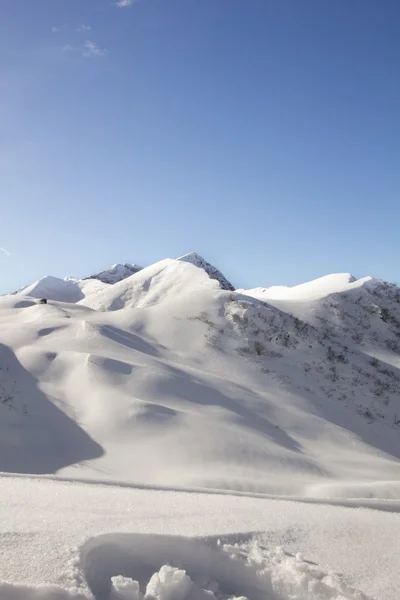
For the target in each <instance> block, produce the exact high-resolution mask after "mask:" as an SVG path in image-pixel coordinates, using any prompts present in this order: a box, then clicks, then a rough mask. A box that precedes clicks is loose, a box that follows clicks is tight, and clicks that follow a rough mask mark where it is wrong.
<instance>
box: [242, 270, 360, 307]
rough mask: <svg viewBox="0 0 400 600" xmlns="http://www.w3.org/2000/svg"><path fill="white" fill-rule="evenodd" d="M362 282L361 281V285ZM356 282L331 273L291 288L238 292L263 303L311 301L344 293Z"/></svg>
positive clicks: (357, 283)
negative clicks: (270, 301) (274, 300)
mask: <svg viewBox="0 0 400 600" xmlns="http://www.w3.org/2000/svg"><path fill="white" fill-rule="evenodd" d="M369 279H371V278H370V277H367V278H365V281H368V280H369ZM362 282H364V280H361V283H362ZM353 284H354V285H353ZM359 285H360V282H358V281H357V280H356V279H355V277H353V275H350V273H333V274H332V275H325V277H319V278H318V279H314V280H313V281H308V282H307V283H301V284H300V285H295V286H293V287H286V286H272V287H269V288H262V287H260V288H254V289H251V290H238V291H241V292H242V293H244V294H247V295H249V296H253V297H254V298H259V299H260V300H263V301H265V302H268V301H269V300H272V299H277V300H311V299H313V298H320V297H323V296H328V295H329V294H333V293H337V292H344V291H347V290H351V289H352V288H354V287H358V286H359Z"/></svg>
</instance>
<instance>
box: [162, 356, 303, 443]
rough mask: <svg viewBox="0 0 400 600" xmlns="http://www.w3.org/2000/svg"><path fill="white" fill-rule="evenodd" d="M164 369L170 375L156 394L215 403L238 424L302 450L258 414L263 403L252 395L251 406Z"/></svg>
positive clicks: (208, 386) (174, 370) (263, 407)
mask: <svg viewBox="0 0 400 600" xmlns="http://www.w3.org/2000/svg"><path fill="white" fill-rule="evenodd" d="M167 369H168V371H169V372H170V373H172V375H173V377H168V378H163V379H162V381H160V382H159V384H158V385H159V386H160V390H159V391H160V394H164V395H167V396H168V395H171V396H175V397H176V398H181V399H182V400H185V401H187V402H191V403H194V404H200V405H202V406H218V407H220V408H222V409H225V410H226V411H228V412H229V413H230V414H231V416H232V418H233V420H236V421H237V422H239V424H240V425H241V426H242V427H246V428H248V429H252V430H253V431H255V432H257V433H259V434H262V435H263V436H266V437H268V438H270V439H271V440H272V441H273V442H275V443H276V444H278V445H279V446H282V447H283V448H285V449H287V450H292V451H294V452H298V453H302V450H301V446H300V444H299V443H298V442H297V441H296V440H295V439H294V438H292V437H291V436H290V435H289V434H287V433H286V432H285V431H283V430H282V429H280V428H279V427H277V426H276V425H274V424H273V423H272V422H271V421H269V420H268V419H267V418H265V416H263V415H262V414H261V413H262V409H264V410H265V405H266V403H265V402H264V403H261V402H258V398H257V397H255V396H254V394H253V396H254V405H253V406H252V407H251V406H249V404H250V403H247V405H246V401H245V400H235V399H234V398H231V397H229V396H227V395H225V394H223V393H222V392H220V391H219V390H218V389H216V388H215V387H211V385H208V384H207V383H206V382H204V381H200V380H199V379H196V378H195V377H194V376H192V375H191V374H189V373H186V372H185V371H181V370H180V369H177V368H175V367H171V366H168V367H167ZM246 393H247V395H248V394H249V391H248V390H247V391H246ZM258 404H259V406H257V405H258ZM258 408H259V410H258Z"/></svg>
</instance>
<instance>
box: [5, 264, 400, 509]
mask: <svg viewBox="0 0 400 600" xmlns="http://www.w3.org/2000/svg"><path fill="white" fill-rule="evenodd" d="M364 288H365V286H363V287H362V288H357V289H362V290H364ZM378 289H380V288H376V287H375V288H373V293H372V292H370V291H368V290H365V294H368V298H369V296H371V298H370V300H369V301H370V304H368V305H367V304H366V306H367V308H364V304H363V303H361V302H357V301H355V302H354V303H353V304H352V306H353V308H354V310H355V311H361V312H360V315H358V312H355V314H356V315H358V316H359V318H360V319H361V320H360V322H358V321H357V325H356V330H357V332H358V331H359V330H360V331H361V329H362V323H363V321H362V319H363V318H364V312H363V311H364V310H367V311H368V318H369V322H370V327H371V328H372V331H373V332H374V339H375V338H376V340H377V341H375V342H374V345H373V347H372V346H371V344H372V341H371V340H372V338H371V340H369V341H368V344H367V345H365V344H364V345H363V344H361V343H360V342H359V341H353V342H352V345H350V341H349V342H348V344H349V345H346V344H345V342H346V343H347V337H344V336H348V337H349V336H350V338H349V339H351V335H352V333H351V331H349V332H347V333H346V332H345V331H344V329H345V327H343V333H341V334H340V335H339V336H338V334H339V332H341V329H340V327H341V321H340V320H339V319H338V317H337V311H336V312H335V311H333V310H332V309H331V308H330V307H326V306H325V304H322V305H318V306H317V307H315V306H314V305H312V306H313V308H312V312H311V313H310V315H309V319H310V321H312V320H313V319H314V321H315V323H317V322H318V318H320V317H319V316H318V315H317V316H315V314H316V311H317V309H320V310H321V311H325V312H324V313H323V314H326V313H327V312H328V313H329V315H331V316H332V319H333V321H335V320H336V322H337V328H336V330H333V331H329V330H328V329H326V326H325V324H323V326H322V327H317V326H316V325H314V324H312V323H311V322H310V323H308V322H307V321H306V320H302V321H300V319H299V318H298V317H293V316H292V315H291V314H289V313H288V312H285V311H284V310H282V308H276V307H273V306H271V305H268V306H266V305H265V304H263V303H262V302H260V301H258V300H256V299H252V298H250V297H246V296H244V295H240V294H238V293H235V292H228V291H224V290H221V288H220V285H219V283H218V282H217V281H216V280H213V279H210V278H209V277H208V275H207V273H206V272H205V271H204V270H203V269H201V268H198V267H196V266H194V265H193V264H190V263H187V262H185V261H179V260H170V259H168V260H165V261H161V262H160V263H156V264H155V265H152V266H151V267H147V268H146V269H143V270H141V271H140V272H138V273H136V274H135V275H133V276H131V277H130V278H127V279H125V280H123V281H121V282H119V283H117V284H114V285H112V286H108V287H107V286H106V287H105V288H104V289H101V290H100V291H99V292H97V293H96V294H93V295H91V296H88V297H87V298H85V300H84V301H81V302H79V303H78V304H75V305H73V304H63V303H57V302H54V303H50V304H48V305H38V304H36V303H35V302H34V301H32V300H22V301H21V300H19V298H18V297H16V296H9V297H4V298H1V299H0V327H1V335H2V340H3V344H4V346H5V347H6V348H7V351H6V350H5V351H4V356H5V359H4V365H5V366H4V368H3V371H2V372H1V378H0V385H1V386H3V389H4V392H3V394H4V395H7V397H8V398H10V399H9V400H8V401H7V402H5V403H3V404H2V405H0V410H2V411H3V413H4V414H5V415H7V418H6V419H5V420H2V423H3V424H4V425H3V429H2V431H3V436H4V439H5V440H8V441H6V442H5V444H6V446H5V447H4V450H5V449H6V447H7V444H8V447H10V448H12V447H13V446H12V444H14V446H16V447H17V448H20V449H19V451H18V452H19V454H17V452H14V451H12V452H10V453H8V454H9V456H10V457H11V458H9V459H7V460H9V461H10V462H11V464H10V466H9V467H7V465H6V466H5V467H4V470H8V471H15V470H16V469H15V468H14V467H13V466H12V460H14V458H12V457H14V456H17V455H18V456H19V458H18V465H19V468H18V470H19V471H20V472H23V471H24V465H23V464H22V463H23V456H24V455H25V454H26V456H29V461H28V460H27V461H26V466H25V472H29V473H36V472H39V471H38V470H37V469H38V467H37V466H36V467H35V466H34V465H32V461H33V463H35V464H36V463H40V462H41V456H42V455H43V450H42V448H41V447H40V446H38V447H37V448H36V450H35V442H32V441H30V438H25V437H24V435H23V431H25V430H26V429H28V430H29V431H30V430H31V429H32V427H33V428H35V425H34V423H35V422H37V421H35V419H36V420H38V418H39V417H38V414H40V415H41V416H40V420H42V419H43V422H45V419H47V420H48V421H49V422H50V421H51V420H52V418H53V417H52V416H51V415H48V416H46V417H45V414H46V411H47V410H49V411H50V410H52V407H56V408H57V409H58V410H59V411H61V413H62V414H65V415H66V416H67V417H68V418H69V420H72V421H73V423H74V424H75V425H76V427H75V429H74V428H72V427H71V424H70V421H66V423H65V425H63V427H62V429H60V444H61V441H62V443H63V447H62V450H60V452H59V453H60V454H61V455H62V457H63V458H62V459H61V458H60V459H59V462H58V463H57V464H55V466H54V468H50V466H48V467H46V468H47V472H54V471H57V472H58V473H64V474H71V473H73V472H74V471H75V469H76V465H77V464H78V463H79V465H80V467H79V469H80V471H81V472H82V473H84V474H85V476H88V477H97V476H98V472H99V469H100V471H101V472H104V473H106V474H107V477H108V478H110V479H114V480H118V481H131V482H141V483H145V484H158V485H174V486H175V485H185V486H200V487H210V488H215V489H231V490H246V491H252V492H262V493H266V492H267V493H273V494H297V495H304V496H315V495H318V496H347V497H360V496H365V495H367V496H375V497H383V498H385V497H386V498H393V497H397V496H398V494H399V491H400V478H399V460H398V459H399V457H400V449H399V430H398V415H399V414H400V407H399V390H400V373H399V359H398V353H397V350H396V346H395V344H396V340H397V337H396V335H397V327H398V326H397V325H396V323H397V321H396V322H394V321H393V322H392V321H389V320H388V319H386V322H385V321H384V320H382V318H381V317H382V315H381V313H380V312H379V311H380V310H384V308H385V306H386V305H387V306H389V304H390V309H387V310H389V314H390V316H391V317H390V318H391V319H392V318H394V315H395V314H397V313H395V310H396V306H397V307H398V303H397V300H396V299H395V298H394V297H393V299H392V300H390V302H389V297H388V299H387V298H386V296H385V297H384V299H383V300H382V299H380V298H379V297H378V296H377V295H376V293H377V290H378ZM357 293H358V292H357ZM393 293H394V292H393ZM357 297H358V296H357ZM366 297H367V296H366ZM328 298H329V299H330V298H331V296H329V297H328ZM324 302H325V300H324ZM345 302H347V303H351V302H352V300H351V298H350V297H349V298H347V300H345ZM365 302H366V300H365ZM373 302H379V306H382V307H383V308H382V309H380V308H379V306H378V304H373ZM388 302H389V304H388ZM385 303H386V304H385ZM384 305H385V306H384ZM346 306H347V305H346ZM374 307H375V308H374ZM347 308H348V307H347ZM93 309H95V310H93ZM397 310H398V308H397ZM329 311H331V312H329ZM340 314H342V313H340ZM343 314H344V317H343V318H344V319H345V320H346V319H349V317H348V316H346V315H347V314H348V313H347V312H346V311H345V312H344V313H343ZM349 314H350V313H349ZM317 317H318V318H317ZM357 318H358V317H357ZM352 319H353V317H352ZM353 320H354V319H353ZM333 321H332V322H333ZM371 335H372V334H371ZM376 336H378V337H376ZM387 340H389V342H390V343H389V345H388V343H387ZM365 343H366V342H365ZM390 348H392V349H390ZM376 356H379V358H376ZM19 372H21V373H27V374H30V376H31V377H30V379H29V377H28V375H26V377H24V378H22V379H21V378H20V377H19V376H18V377H16V376H15V375H14V373H19ZM21 382H22V383H21ZM24 382H25V383H24ZM39 393H40V394H41V396H40V402H39ZM30 395H31V396H32V397H35V398H38V400H37V401H36V402H37V405H36V404H33V402H32V401H31V400H29V397H30ZM44 399H47V400H48V404H46V402H45V401H44ZM28 400H29V401H28ZM39 406H40V413H38V411H39V408H38V407H39ZM10 421H12V422H13V423H15V424H14V432H15V433H14V434H13V436H12V437H11V439H10V440H9V439H8V437H9V431H10V429H9V424H8V423H9V422H10ZM67 425H68V426H67ZM0 427H2V426H1V425H0ZM60 427H61V425H60ZM54 435H55V436H57V433H56V432H54ZM84 435H86V436H88V438H89V439H87V438H85V437H84ZM7 436H8V437H7ZM78 440H79V441H78ZM69 449H70V456H69ZM35 456H36V458H34V457H35ZM139 457H140V458H139ZM15 460H16V459H15ZM54 460H56V459H55V458H54ZM57 460H58V459H57ZM42 472H43V471H42Z"/></svg>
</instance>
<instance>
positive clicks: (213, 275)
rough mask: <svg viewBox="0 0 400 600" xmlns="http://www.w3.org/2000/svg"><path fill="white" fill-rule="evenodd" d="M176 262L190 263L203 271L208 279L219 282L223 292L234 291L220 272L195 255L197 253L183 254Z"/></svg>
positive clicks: (198, 255)
mask: <svg viewBox="0 0 400 600" xmlns="http://www.w3.org/2000/svg"><path fill="white" fill-rule="evenodd" d="M177 260H180V261H183V262H188V263H191V264H192V265H194V266H195V267H199V268H200V269H203V270H204V271H205V272H206V273H207V275H208V276H209V277H210V279H216V280H217V281H218V282H219V284H220V286H221V288H222V289H223V290H228V291H231V292H233V291H234V290H235V288H234V287H233V285H232V284H231V283H230V282H229V281H228V280H227V279H226V277H224V275H223V274H222V273H221V271H219V270H218V269H217V268H216V267H214V266H213V265H211V264H210V263H209V262H207V261H206V260H204V258H203V257H202V256H200V254H197V252H189V254H184V255H183V256H180V257H179V258H178V259H177Z"/></svg>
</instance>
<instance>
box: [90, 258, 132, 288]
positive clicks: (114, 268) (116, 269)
mask: <svg viewBox="0 0 400 600" xmlns="http://www.w3.org/2000/svg"><path fill="white" fill-rule="evenodd" d="M141 270H142V267H139V265H135V264H131V263H123V264H121V263H116V264H114V265H111V266H110V267H107V268H106V269H104V271H100V272H99V273H95V274H94V275H90V277H85V279H98V280H99V281H102V282H103V283H109V284H114V283H118V282H119V281H122V280H123V279H127V277H130V276H131V275H134V274H135V273H137V272H138V271H141Z"/></svg>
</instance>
